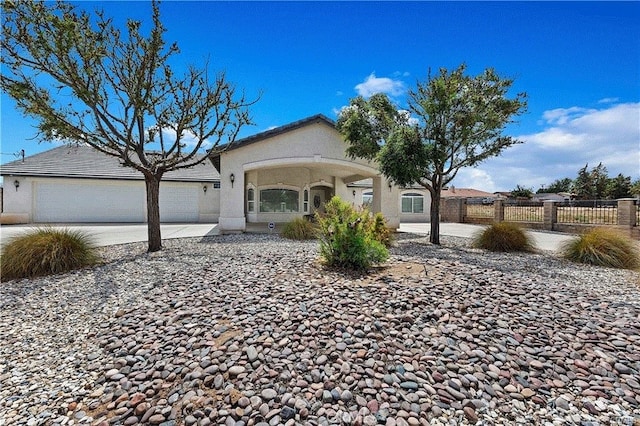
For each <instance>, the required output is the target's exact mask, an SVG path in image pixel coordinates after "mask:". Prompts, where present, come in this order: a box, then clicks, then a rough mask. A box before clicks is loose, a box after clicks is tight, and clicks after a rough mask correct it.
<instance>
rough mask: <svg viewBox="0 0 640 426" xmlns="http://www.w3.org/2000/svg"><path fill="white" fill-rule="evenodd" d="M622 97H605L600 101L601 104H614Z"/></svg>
mask: <svg viewBox="0 0 640 426" xmlns="http://www.w3.org/2000/svg"><path fill="white" fill-rule="evenodd" d="M619 100H620V98H603V99H600V100H599V101H598V103H599V104H612V103H615V102H618V101H619Z"/></svg>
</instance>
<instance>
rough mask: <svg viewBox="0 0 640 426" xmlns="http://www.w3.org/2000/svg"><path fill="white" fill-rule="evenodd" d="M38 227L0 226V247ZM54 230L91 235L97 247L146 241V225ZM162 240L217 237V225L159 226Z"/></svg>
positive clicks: (88, 225)
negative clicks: (75, 231) (69, 230)
mask: <svg viewBox="0 0 640 426" xmlns="http://www.w3.org/2000/svg"><path fill="white" fill-rule="evenodd" d="M36 226H38V225H36V224H31V225H2V226H0V246H1V245H3V244H4V243H5V242H6V241H7V240H8V239H9V238H11V237H13V236H15V235H19V234H21V233H24V232H25V231H27V230H29V229H32V228H33V227H36ZM51 226H53V227H56V228H68V229H73V230H76V229H77V230H81V231H84V232H86V233H87V234H89V235H91V236H92V237H93V238H94V239H95V242H96V245H98V246H111V245H115V244H126V243H135V242H138V241H148V238H147V225H146V224H144V223H140V224H138V223H136V224H127V223H123V224H77V223H75V224H69V225H64V224H60V225H59V224H55V225H51ZM160 232H161V234H162V239H163V240H166V239H170V238H188V237H203V236H211V235H218V224H217V223H176V224H162V225H160Z"/></svg>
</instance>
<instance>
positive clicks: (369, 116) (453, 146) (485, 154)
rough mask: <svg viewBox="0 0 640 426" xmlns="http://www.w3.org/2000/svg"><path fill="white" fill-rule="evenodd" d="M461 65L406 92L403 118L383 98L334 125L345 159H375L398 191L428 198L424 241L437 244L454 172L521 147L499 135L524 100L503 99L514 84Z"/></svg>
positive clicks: (363, 103) (360, 101) (354, 103)
mask: <svg viewBox="0 0 640 426" xmlns="http://www.w3.org/2000/svg"><path fill="white" fill-rule="evenodd" d="M465 70H466V66H465V65H464V64H463V65H461V66H459V67H458V68H457V69H455V70H453V71H451V72H449V71H448V70H446V69H444V68H443V69H440V73H439V74H438V75H437V76H434V77H432V76H429V77H428V80H427V81H426V82H424V83H421V82H418V83H417V88H416V89H415V90H413V91H410V92H409V111H398V109H397V108H396V107H394V105H393V104H392V102H391V101H390V100H389V99H388V98H387V97H386V95H384V94H376V95H373V96H372V97H371V98H370V99H369V100H368V101H367V100H365V99H364V98H362V97H356V98H354V99H352V100H351V102H350V105H349V106H347V107H345V108H344V109H343V110H342V111H341V113H340V115H339V117H338V121H337V128H338V131H339V132H340V133H341V134H342V136H343V137H344V139H345V140H346V142H347V143H348V144H349V147H348V148H347V153H348V154H349V155H350V156H352V157H362V158H366V159H369V160H376V161H377V162H378V163H379V165H380V171H381V172H382V173H383V174H384V175H385V176H387V177H388V178H389V179H391V180H392V181H394V182H395V183H396V184H398V185H400V186H409V185H414V184H418V185H421V186H423V187H424V188H426V189H427V190H428V191H429V193H430V194H431V233H430V236H429V240H430V241H431V242H432V243H433V244H440V198H441V193H442V188H443V187H445V186H446V185H447V184H449V183H450V182H451V181H452V180H453V179H454V178H455V176H456V174H457V173H458V171H459V170H460V169H461V168H464V167H472V166H475V165H477V164H478V163H480V162H481V161H483V160H485V159H487V158H490V157H493V156H497V155H500V154H501V153H502V151H503V150H504V149H506V148H508V147H510V146H512V145H514V144H517V143H521V141H519V140H517V139H514V138H512V137H510V136H504V135H503V134H502V133H503V131H504V128H505V127H506V125H507V124H509V123H511V122H512V117H514V116H517V115H520V114H522V113H523V112H524V111H525V110H526V97H527V95H526V94H525V93H519V94H517V95H516V96H515V97H514V98H512V99H510V98H508V97H507V92H508V91H509V89H510V88H511V86H512V84H513V80H511V79H506V78H502V77H500V76H498V75H497V74H496V72H495V71H494V70H493V69H486V70H485V71H484V72H483V73H481V74H480V75H478V76H476V77H469V76H467V75H465Z"/></svg>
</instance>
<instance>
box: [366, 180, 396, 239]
mask: <svg viewBox="0 0 640 426" xmlns="http://www.w3.org/2000/svg"><path fill="white" fill-rule="evenodd" d="M399 205H400V189H399V188H398V187H397V186H395V185H391V184H390V183H389V181H387V179H386V178H385V177H384V176H376V177H374V178H373V203H372V205H371V211H372V212H374V213H378V212H380V213H382V214H383V215H384V217H385V219H387V226H388V227H389V228H391V229H398V227H399V226H400V212H399Z"/></svg>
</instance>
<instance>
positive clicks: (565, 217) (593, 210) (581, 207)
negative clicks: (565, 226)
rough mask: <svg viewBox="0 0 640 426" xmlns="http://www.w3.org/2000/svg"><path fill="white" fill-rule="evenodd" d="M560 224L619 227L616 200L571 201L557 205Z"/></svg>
mask: <svg viewBox="0 0 640 426" xmlns="http://www.w3.org/2000/svg"><path fill="white" fill-rule="evenodd" d="M557 208H558V210H557V212H558V223H588V224H594V225H617V224H618V202H617V201H616V200H571V201H564V202H561V203H558V204H557Z"/></svg>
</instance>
